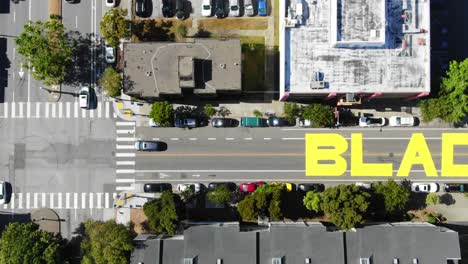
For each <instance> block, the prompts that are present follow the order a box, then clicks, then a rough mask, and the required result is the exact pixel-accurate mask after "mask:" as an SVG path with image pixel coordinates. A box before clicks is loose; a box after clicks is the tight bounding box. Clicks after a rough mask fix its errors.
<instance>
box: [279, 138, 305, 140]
mask: <svg viewBox="0 0 468 264" xmlns="http://www.w3.org/2000/svg"><path fill="white" fill-rule="evenodd" d="M281 139H282V140H304V138H281Z"/></svg>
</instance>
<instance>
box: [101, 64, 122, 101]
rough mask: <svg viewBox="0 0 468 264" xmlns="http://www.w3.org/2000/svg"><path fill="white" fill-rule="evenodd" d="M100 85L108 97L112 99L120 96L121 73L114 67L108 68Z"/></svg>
mask: <svg viewBox="0 0 468 264" xmlns="http://www.w3.org/2000/svg"><path fill="white" fill-rule="evenodd" d="M99 85H100V86H101V87H102V88H103V89H104V91H106V92H107V95H109V96H111V97H115V96H119V95H120V89H121V88H122V80H121V76H120V73H118V72H117V71H116V70H115V69H114V68H113V67H107V68H106V70H105V71H104V73H103V74H102V77H101V78H100V79H99Z"/></svg>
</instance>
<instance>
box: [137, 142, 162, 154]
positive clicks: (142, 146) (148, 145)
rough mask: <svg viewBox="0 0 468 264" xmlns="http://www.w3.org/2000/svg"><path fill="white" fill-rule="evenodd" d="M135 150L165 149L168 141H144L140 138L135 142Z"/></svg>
mask: <svg viewBox="0 0 468 264" xmlns="http://www.w3.org/2000/svg"><path fill="white" fill-rule="evenodd" d="M135 150H137V151H164V150H166V143H163V142H161V141H144V140H138V141H136V142H135Z"/></svg>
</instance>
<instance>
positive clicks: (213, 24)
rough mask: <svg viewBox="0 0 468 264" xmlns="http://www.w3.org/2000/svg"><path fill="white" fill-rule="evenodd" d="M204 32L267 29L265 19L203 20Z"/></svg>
mask: <svg viewBox="0 0 468 264" xmlns="http://www.w3.org/2000/svg"><path fill="white" fill-rule="evenodd" d="M202 23H203V28H204V29H205V30H208V31H209V30H244V29H250V30H265V29H267V28H268V20H267V18H263V17H262V18H260V17H255V18H224V19H218V18H205V19H203V20H202Z"/></svg>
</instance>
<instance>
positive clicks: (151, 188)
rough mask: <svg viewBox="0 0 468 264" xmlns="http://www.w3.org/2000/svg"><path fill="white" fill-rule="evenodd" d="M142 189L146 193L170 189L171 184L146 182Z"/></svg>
mask: <svg viewBox="0 0 468 264" xmlns="http://www.w3.org/2000/svg"><path fill="white" fill-rule="evenodd" d="M143 191H144V192H147V193H159V192H165V191H172V185H171V184H170V183H147V184H145V185H144V186H143Z"/></svg>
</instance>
